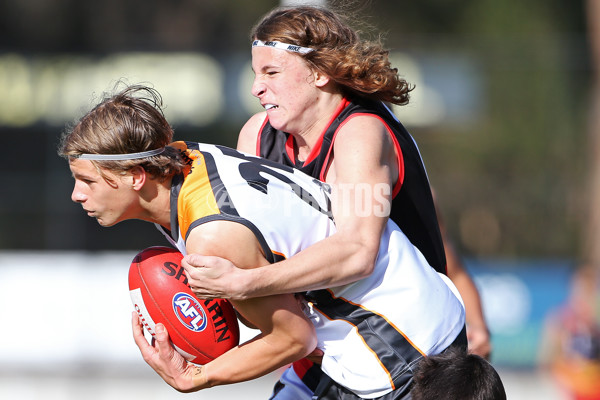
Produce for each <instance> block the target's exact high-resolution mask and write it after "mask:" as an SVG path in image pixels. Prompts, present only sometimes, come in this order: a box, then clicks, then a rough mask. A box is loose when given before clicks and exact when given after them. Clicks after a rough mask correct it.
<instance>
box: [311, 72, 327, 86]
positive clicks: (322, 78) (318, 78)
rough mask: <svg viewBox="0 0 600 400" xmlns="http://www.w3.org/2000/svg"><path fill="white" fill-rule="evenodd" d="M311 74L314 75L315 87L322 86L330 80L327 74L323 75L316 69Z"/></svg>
mask: <svg viewBox="0 0 600 400" xmlns="http://www.w3.org/2000/svg"><path fill="white" fill-rule="evenodd" d="M313 75H314V77H315V86H316V87H323V86H325V85H327V84H328V83H329V81H330V79H329V76H328V75H325V74H324V73H322V72H321V71H318V70H316V71H314V73H313Z"/></svg>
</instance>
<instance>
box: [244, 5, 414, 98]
mask: <svg viewBox="0 0 600 400" xmlns="http://www.w3.org/2000/svg"><path fill="white" fill-rule="evenodd" d="M257 39H258V40H262V41H265V42H266V41H280V42H284V43H288V44H294V45H297V46H303V47H310V48H312V49H314V50H315V51H311V52H309V53H307V54H301V55H300V54H299V56H300V57H302V58H303V59H304V60H305V61H306V62H307V63H308V65H309V66H310V67H311V68H313V69H314V70H318V71H321V72H323V73H324V74H326V75H327V76H329V77H330V78H331V79H332V80H333V81H334V82H336V83H337V84H338V85H340V87H341V88H342V90H343V91H345V92H347V94H356V95H359V96H363V97H368V98H371V99H376V100H381V101H385V102H389V103H393V104H398V105H405V104H407V103H408V102H409V93H410V91H411V90H412V89H413V87H412V86H411V85H410V84H408V82H406V80H404V79H402V78H401V77H400V76H399V75H398V69H397V68H393V67H392V66H391V63H390V61H389V59H388V54H389V51H388V50H386V49H384V48H383V46H382V45H381V43H380V42H374V41H367V40H362V39H361V38H360V37H359V34H358V32H357V31H355V30H354V29H352V28H351V27H350V26H349V24H347V23H346V22H345V21H344V19H343V17H342V16H341V15H339V14H337V13H335V12H333V11H331V10H328V9H325V8H320V7H315V6H300V7H278V8H275V9H273V10H272V11H271V12H269V13H268V14H267V15H266V16H264V17H263V18H262V20H261V21H260V22H259V23H258V24H257V25H256V26H255V27H254V28H253V29H252V31H251V40H257Z"/></svg>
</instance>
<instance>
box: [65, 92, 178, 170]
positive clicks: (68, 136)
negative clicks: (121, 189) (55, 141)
mask: <svg viewBox="0 0 600 400" xmlns="http://www.w3.org/2000/svg"><path fill="white" fill-rule="evenodd" d="M172 141H173V129H172V128H171V126H170V125H169V123H168V122H167V120H166V119H165V117H164V114H163V111H162V98H161V96H160V94H159V93H158V92H157V91H156V90H155V89H153V88H150V87H147V86H142V85H132V86H128V87H126V88H125V89H124V90H122V91H120V92H119V93H117V94H115V95H113V96H106V97H104V99H103V100H102V101H101V102H100V103H99V104H98V105H97V106H96V107H94V108H93V109H92V110H91V111H89V112H88V113H87V114H86V115H85V116H83V117H82V118H81V119H80V120H79V121H78V122H77V123H76V124H75V126H74V127H73V128H68V129H67V130H66V131H65V132H64V133H63V135H62V137H61V143H60V145H59V151H58V152H59V154H60V155H61V156H63V157H65V158H70V157H76V156H78V155H81V154H86V153H88V154H126V153H134V152H142V151H148V150H153V149H159V148H162V147H165V146H167V145H168V144H169V143H171V142H172ZM92 163H93V164H94V165H95V166H96V168H98V169H99V170H100V169H101V168H104V169H107V170H110V171H113V172H116V173H124V172H126V171H129V170H130V169H131V168H134V167H137V166H141V167H142V168H144V170H146V172H148V173H150V174H151V175H152V176H153V177H158V178H166V177H169V176H172V175H173V174H176V173H179V172H181V171H182V170H183V168H184V167H185V165H186V159H185V157H183V156H182V155H181V154H180V152H179V150H177V149H175V148H172V147H165V150H164V151H163V152H162V153H161V154H159V155H155V156H151V157H146V158H142V159H135V160H124V161H97V160H94V161H92Z"/></svg>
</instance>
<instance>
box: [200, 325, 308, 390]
mask: <svg viewBox="0 0 600 400" xmlns="http://www.w3.org/2000/svg"><path fill="white" fill-rule="evenodd" d="M309 337H310V336H309ZM314 346H316V340H312V338H311V340H285V339H284V340H279V339H276V340H274V339H273V338H269V335H267V336H266V337H265V336H262V335H261V336H260V337H257V338H255V339H253V340H252V341H251V342H248V343H246V344H243V345H241V346H239V347H237V348H235V349H232V350H230V351H229V352H227V353H225V354H224V355H222V356H221V357H219V358H217V359H215V360H213V361H211V362H210V363H208V364H206V365H205V366H204V367H203V371H202V373H201V374H200V375H198V378H197V379H198V380H197V383H198V385H201V386H202V387H213V386H219V385H227V384H233V383H239V382H244V381H248V380H252V379H256V378H259V377H261V376H264V375H267V374H268V373H270V372H273V371H275V370H276V369H278V368H281V367H283V366H285V365H287V364H289V363H291V362H293V361H296V360H299V359H301V358H303V357H305V356H307V355H308V354H310V352H311V351H312V350H314Z"/></svg>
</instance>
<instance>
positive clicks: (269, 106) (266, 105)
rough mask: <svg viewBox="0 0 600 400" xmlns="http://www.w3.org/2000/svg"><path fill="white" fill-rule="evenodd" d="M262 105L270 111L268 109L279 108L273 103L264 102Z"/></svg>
mask: <svg viewBox="0 0 600 400" xmlns="http://www.w3.org/2000/svg"><path fill="white" fill-rule="evenodd" d="M263 107H264V108H265V110H267V111H270V110H276V109H278V108H279V106H277V105H275V104H270V103H268V104H264V105H263Z"/></svg>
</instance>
